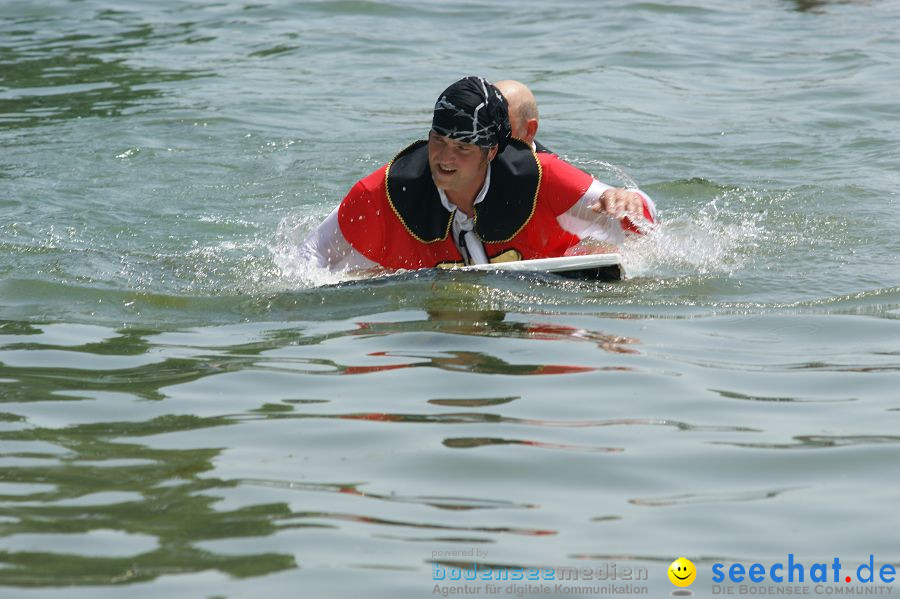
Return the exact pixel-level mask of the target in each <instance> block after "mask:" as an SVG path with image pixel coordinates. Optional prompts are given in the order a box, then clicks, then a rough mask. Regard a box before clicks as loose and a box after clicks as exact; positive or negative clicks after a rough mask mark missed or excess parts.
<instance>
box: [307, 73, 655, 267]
mask: <svg viewBox="0 0 900 599" xmlns="http://www.w3.org/2000/svg"><path fill="white" fill-rule="evenodd" d="M535 132H536V129H535ZM654 214H655V209H654V207H653V202H652V201H651V200H650V198H649V197H647V196H646V195H645V194H643V193H642V192H640V191H628V190H616V189H613V188H611V187H610V186H608V185H605V184H603V183H601V182H599V181H597V180H596V179H594V178H593V177H592V176H591V175H589V174H588V173H585V172H584V171H581V170H579V169H577V168H575V167H574V166H572V165H570V164H567V163H565V162H563V161H562V160H560V159H559V158H558V157H556V156H555V155H554V154H550V153H544V152H541V153H537V154H536V153H535V152H534V151H533V150H532V148H531V146H530V145H529V144H528V143H526V142H524V141H522V140H519V139H516V138H514V137H512V136H511V125H510V119H509V114H508V109H507V101H506V99H505V98H504V97H503V95H502V94H501V93H500V90H498V89H497V88H496V87H495V86H494V85H492V84H491V83H489V82H488V81H486V80H485V79H483V78H481V77H466V78H464V79H461V80H459V81H457V82H456V83H454V84H452V85H451V86H450V87H448V88H447V89H446V90H444V92H443V93H442V94H441V95H440V96H439V98H438V100H437V102H436V104H435V107H434V113H433V118H432V126H431V130H430V131H429V133H428V139H427V141H425V140H423V141H419V142H415V143H414V144H412V145H411V146H409V147H408V148H406V149H405V150H403V151H401V152H400V153H399V154H398V155H397V156H396V157H395V158H394V159H393V160H392V161H391V162H390V163H388V164H387V165H385V166H383V167H382V168H380V169H378V170H377V171H375V172H374V173H372V174H371V175H369V176H368V177H365V178H364V179H362V180H360V181H358V182H357V183H356V185H354V186H353V188H352V189H351V190H350V192H349V193H348V194H347V196H346V197H345V198H344V200H343V201H342V202H341V204H340V205H339V206H338V207H337V208H336V209H335V210H334V211H333V212H332V213H331V214H330V215H329V216H328V217H327V218H326V219H325V221H324V222H323V223H322V224H321V225H320V226H319V227H318V228H317V229H316V231H314V232H313V233H312V234H311V235H310V236H309V237H308V238H307V240H306V241H305V242H304V250H305V251H306V252H307V253H308V254H309V255H310V256H312V258H313V259H314V260H315V262H316V263H317V264H318V265H319V266H322V267H327V268H330V269H332V270H339V269H354V270H355V269H366V268H372V267H376V266H382V267H386V268H391V269H418V268H430V267H435V266H448V265H454V264H486V263H488V262H501V261H509V260H522V259H532V258H545V257H554V256H562V255H566V253H567V251H569V250H570V249H571V248H573V247H575V246H576V245H577V244H578V243H579V242H580V241H581V239H583V238H585V237H592V238H594V239H599V240H601V241H606V242H608V243H612V244H619V243H621V242H622V240H623V239H624V234H625V231H626V230H635V228H634V225H633V220H637V219H640V218H645V219H647V220H648V221H651V222H652V221H653V219H654Z"/></svg>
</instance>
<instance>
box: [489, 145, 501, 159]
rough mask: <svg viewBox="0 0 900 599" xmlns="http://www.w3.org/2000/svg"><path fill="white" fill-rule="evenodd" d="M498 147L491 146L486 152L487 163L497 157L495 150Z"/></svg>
mask: <svg viewBox="0 0 900 599" xmlns="http://www.w3.org/2000/svg"><path fill="white" fill-rule="evenodd" d="M499 148H500V146H492V147H491V149H490V150H488V160H487V161H488V162H490V161H491V160H493V159H494V158H495V157H496V156H497V150H498V149H499Z"/></svg>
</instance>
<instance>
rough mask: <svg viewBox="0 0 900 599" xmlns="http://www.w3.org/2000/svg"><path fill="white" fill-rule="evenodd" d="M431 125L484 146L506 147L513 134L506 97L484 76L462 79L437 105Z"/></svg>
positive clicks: (441, 133) (443, 131)
mask: <svg viewBox="0 0 900 599" xmlns="http://www.w3.org/2000/svg"><path fill="white" fill-rule="evenodd" d="M431 128H432V129H434V131H435V132H436V133H438V134H440V135H446V136H447V137H449V138H450V139H454V140H456V141H461V142H463V143H468V144H475V145H476V146H480V147H482V148H490V147H492V146H496V145H499V146H500V151H503V148H504V147H505V146H506V142H507V140H508V139H509V135H510V126H509V112H508V111H507V106H506V98H504V97H503V94H501V93H500V90H498V89H497V88H496V87H494V86H493V85H492V84H490V83H489V82H488V81H487V80H485V79H484V78H482V77H466V78H465V79H460V80H459V81H457V82H456V83H454V84H453V85H451V86H450V87H448V88H447V89H445V90H444V92H443V93H442V94H441V96H440V98H438V101H437V103H435V105H434V119H433V120H432V121H431Z"/></svg>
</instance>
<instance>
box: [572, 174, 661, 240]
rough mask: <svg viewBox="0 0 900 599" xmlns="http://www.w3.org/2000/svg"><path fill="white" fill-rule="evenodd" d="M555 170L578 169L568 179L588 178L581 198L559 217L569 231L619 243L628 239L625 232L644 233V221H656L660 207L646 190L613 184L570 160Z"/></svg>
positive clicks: (581, 236) (581, 235) (579, 235)
mask: <svg viewBox="0 0 900 599" xmlns="http://www.w3.org/2000/svg"><path fill="white" fill-rule="evenodd" d="M554 170H557V171H562V172H563V173H566V172H574V173H577V175H566V178H567V179H571V180H577V178H578V177H579V176H580V177H582V178H585V179H586V181H587V183H585V184H586V185H587V189H586V190H585V191H584V193H583V194H582V195H581V197H580V198H579V199H578V200H577V201H575V202H574V203H572V204H571V205H569V206H568V208H567V209H565V210H564V211H562V212H561V213H560V214H558V216H557V221H558V222H559V224H560V226H561V227H562V228H563V229H565V230H566V231H568V232H569V233H572V234H574V235H577V236H578V237H580V238H581V239H584V238H586V237H591V238H594V239H597V240H600V241H606V242H608V243H612V244H616V245H617V244H620V243H622V242H623V241H624V240H625V231H631V232H634V233H642V232H643V228H644V227H643V224H644V222H649V223H653V222H655V221H656V206H655V205H654V204H653V200H651V199H650V197H649V196H648V195H647V194H645V193H644V192H643V191H640V190H630V189H622V188H614V187H611V186H609V185H607V184H605V183H602V182H600V181H598V180H597V179H594V178H593V177H591V175H588V174H587V173H584V171H581V170H580V169H576V168H575V167H574V166H572V165H569V164H567V163H562V164H560V165H558V166H557V167H556V168H555V169H554ZM585 184H582V185H585ZM581 189H584V187H583V186H582V187H581ZM576 193H577V192H576ZM570 201H571V200H570Z"/></svg>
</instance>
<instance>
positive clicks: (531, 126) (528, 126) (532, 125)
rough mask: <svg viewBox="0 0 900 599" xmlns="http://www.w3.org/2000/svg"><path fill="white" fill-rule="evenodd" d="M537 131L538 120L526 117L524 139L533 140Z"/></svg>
mask: <svg viewBox="0 0 900 599" xmlns="http://www.w3.org/2000/svg"><path fill="white" fill-rule="evenodd" d="M537 131H538V120H537V119H528V122H526V123H525V132H526V133H527V134H528V137H527V140H526V141H534V137H535V136H536V135H537Z"/></svg>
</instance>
